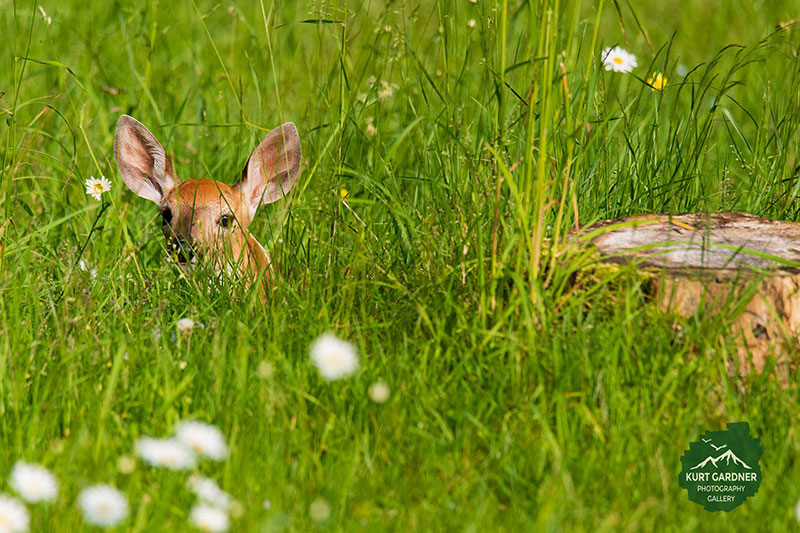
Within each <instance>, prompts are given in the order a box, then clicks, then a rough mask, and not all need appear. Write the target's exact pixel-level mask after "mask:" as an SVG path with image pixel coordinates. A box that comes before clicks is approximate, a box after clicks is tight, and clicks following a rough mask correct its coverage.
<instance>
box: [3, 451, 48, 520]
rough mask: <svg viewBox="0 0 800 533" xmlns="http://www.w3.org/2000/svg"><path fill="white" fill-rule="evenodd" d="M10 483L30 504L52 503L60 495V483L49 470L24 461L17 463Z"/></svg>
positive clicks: (12, 471)
mask: <svg viewBox="0 0 800 533" xmlns="http://www.w3.org/2000/svg"><path fill="white" fill-rule="evenodd" d="M10 483H11V488H12V489H14V490H15V491H16V492H17V494H19V495H20V496H21V497H22V499H23V500H25V501H26V502H28V503H39V502H52V501H53V500H55V499H56V496H57V495H58V481H56V478H55V476H54V475H53V474H51V473H50V471H49V470H48V469H46V468H42V467H41V466H37V465H32V464H28V463H25V462H23V461H17V464H15V465H14V469H13V470H11V480H10ZM0 531H2V528H0Z"/></svg>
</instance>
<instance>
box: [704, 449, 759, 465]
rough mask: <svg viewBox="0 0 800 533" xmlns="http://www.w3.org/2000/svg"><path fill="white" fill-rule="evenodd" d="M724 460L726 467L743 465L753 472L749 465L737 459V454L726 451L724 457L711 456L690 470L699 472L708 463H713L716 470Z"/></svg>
mask: <svg viewBox="0 0 800 533" xmlns="http://www.w3.org/2000/svg"><path fill="white" fill-rule="evenodd" d="M723 460H724V461H725V465H726V466H728V465H730V464H731V463H733V464H734V465H741V466H743V467H744V468H746V469H747V470H752V468H750V467H749V466H748V465H747V463H745V462H744V461H742V460H741V459H739V458H738V457H736V454H735V453H733V452H732V451H730V450H728V451H726V452H725V453H723V454H722V455H720V456H718V457H712V456H711V455H709V456H708V457H706V458H705V459H704V460H703V461H702V462H701V463H698V464H696V465H695V466H693V467H692V468H690V470H699V469H701V468H703V467H704V466H706V465H707V464H708V463H711V464H712V465H714V468H717V463H719V462H721V461H723Z"/></svg>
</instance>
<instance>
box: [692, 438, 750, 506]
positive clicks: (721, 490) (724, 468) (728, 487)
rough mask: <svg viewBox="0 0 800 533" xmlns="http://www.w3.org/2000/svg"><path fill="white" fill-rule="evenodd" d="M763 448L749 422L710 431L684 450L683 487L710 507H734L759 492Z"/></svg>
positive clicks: (694, 500) (701, 502) (696, 499)
mask: <svg viewBox="0 0 800 533" xmlns="http://www.w3.org/2000/svg"><path fill="white" fill-rule="evenodd" d="M762 453H763V450H762V448H761V439H754V438H753V437H751V436H750V425H749V424H748V423H747V422H732V423H730V424H728V429H727V431H706V432H705V434H704V435H703V436H702V437H700V441H699V442H690V443H689V449H688V450H686V451H685V452H684V453H683V457H681V464H682V465H683V469H682V470H681V474H680V477H679V484H680V486H681V488H684V489H686V490H688V492H689V500H690V501H693V502H695V503H699V504H700V505H702V506H703V508H704V509H705V510H706V511H725V512H728V511H731V510H733V509H735V508H737V507H738V506H740V505H741V504H743V503H744V501H745V500H746V499H747V498H748V497H749V496H753V495H754V494H755V493H756V492H758V487H759V485H761V467H759V466H758V461H759V459H761V454H762Z"/></svg>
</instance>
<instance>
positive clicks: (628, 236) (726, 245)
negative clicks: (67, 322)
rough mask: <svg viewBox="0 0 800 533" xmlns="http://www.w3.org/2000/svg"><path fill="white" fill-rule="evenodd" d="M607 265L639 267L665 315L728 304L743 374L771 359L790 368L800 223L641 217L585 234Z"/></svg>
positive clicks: (798, 315) (727, 216)
mask: <svg viewBox="0 0 800 533" xmlns="http://www.w3.org/2000/svg"><path fill="white" fill-rule="evenodd" d="M580 234H581V236H582V238H583V239H588V240H589V242H591V243H592V244H593V245H594V246H595V247H596V248H597V250H598V252H599V253H600V254H601V256H602V259H601V261H603V262H606V263H618V264H627V263H634V264H635V266H636V268H637V269H642V270H644V271H647V272H650V273H656V274H659V275H655V276H653V279H652V281H651V284H652V285H651V289H652V291H653V294H654V295H655V299H656V301H657V303H658V305H659V307H660V308H661V309H662V310H663V311H665V312H675V313H678V314H680V315H683V316H691V315H693V314H694V313H696V312H697V311H698V310H699V309H704V310H705V311H706V312H711V313H715V312H719V310H720V308H721V307H723V306H727V307H729V312H730V311H731V308H730V306H728V305H727V304H729V303H730V302H737V303H738V306H735V307H733V308H732V310H733V315H734V316H733V320H734V323H733V328H734V333H736V334H737V336H738V337H739V338H740V339H741V340H742V342H741V344H740V345H739V348H738V353H737V355H738V363H739V365H738V366H739V371H740V373H741V374H746V373H748V372H749V371H751V370H755V371H757V372H761V371H762V369H763V368H764V365H765V363H766V362H767V360H768V358H769V357H770V355H774V356H775V357H776V362H777V364H778V365H779V366H781V367H788V366H789V365H791V362H792V361H791V359H792V357H791V356H792V354H793V353H796V352H797V348H798V343H797V338H798V335H800V291H799V290H798V288H800V223H795V222H782V221H774V220H766V219H763V218H758V217H755V216H753V215H748V214H744V213H712V214H682V215H674V216H670V215H641V216H631V217H625V218H620V219H616V220H609V221H605V222H600V223H598V224H594V225H592V226H590V227H588V228H584V229H583V230H582V231H581V233H580Z"/></svg>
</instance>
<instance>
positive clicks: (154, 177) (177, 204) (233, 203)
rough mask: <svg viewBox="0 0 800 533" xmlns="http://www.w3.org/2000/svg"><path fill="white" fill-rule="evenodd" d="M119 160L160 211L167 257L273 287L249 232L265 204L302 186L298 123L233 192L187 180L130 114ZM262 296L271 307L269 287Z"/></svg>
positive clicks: (269, 145)
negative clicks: (298, 184)
mask: <svg viewBox="0 0 800 533" xmlns="http://www.w3.org/2000/svg"><path fill="white" fill-rule="evenodd" d="M114 155H115V158H116V161H117V167H118V168H119V172H120V174H121V175H122V179H123V180H124V181H125V185H127V186H128V188H129V189H130V190H131V192H133V193H134V194H137V195H139V196H141V197H142V198H144V199H146V200H150V201H152V202H155V204H156V205H158V208H159V210H160V211H161V220H162V227H161V229H162V231H163V232H164V236H165V237H166V243H167V250H168V251H170V252H172V253H174V257H175V258H176V260H177V262H178V265H179V266H180V267H181V268H182V269H184V270H189V269H191V267H192V266H193V265H195V264H196V263H197V261H198V258H199V259H201V260H203V261H211V264H213V266H214V269H215V270H216V271H217V273H220V272H222V271H223V270H224V271H226V272H228V273H229V274H235V275H239V274H242V275H243V277H244V278H245V280H246V282H247V284H248V286H249V285H251V284H252V283H253V282H254V281H256V280H257V279H258V278H259V276H262V275H263V276H264V281H265V282H266V283H269V279H270V259H269V256H268V255H267V252H266V250H264V247H263V246H261V244H259V242H258V241H257V240H256V239H255V238H254V237H253V236H252V235H251V234H250V233H249V231H248V229H247V228H248V226H250V223H251V222H252V220H253V217H254V216H255V214H256V210H257V209H258V207H259V206H260V205H261V204H268V203H272V202H274V201H276V200H279V199H280V198H282V197H283V196H284V195H285V194H286V193H287V192H288V191H289V189H291V188H292V186H293V185H294V183H295V181H297V175H298V173H299V171H300V162H301V160H302V155H301V152H300V137H299V136H298V134H297V128H296V127H295V125H294V124H293V123H291V122H287V123H286V124H284V125H282V126H280V127H278V128H275V129H274V130H272V131H271V132H269V133H268V134H267V136H266V137H265V138H264V140H263V141H261V144H259V145H258V147H257V148H256V149H255V150H254V151H253V153H252V154H251V155H250V158H249V159H248V160H247V164H246V165H245V167H244V170H243V171H242V177H241V179H239V181H238V182H237V183H236V184H235V185H233V186H232V187H231V186H230V185H226V184H224V183H222V182H219V181H214V180H212V179H193V180H186V181H179V180H178V177H177V176H176V175H175V171H174V169H173V165H172V163H171V162H170V160H169V158H167V155H166V152H165V151H164V148H163V147H162V146H161V144H160V143H159V142H158V140H157V139H156V138H155V136H154V135H153V134H152V133H150V130H148V129H147V128H146V127H145V126H144V124H142V123H141V122H139V121H138V120H136V119H134V118H133V117H130V116H128V115H122V116H121V117H120V119H119V122H118V123H117V131H116V134H115V137H114ZM260 294H261V297H262V300H264V299H265V298H266V292H265V290H264V286H263V284H261V287H260Z"/></svg>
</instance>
